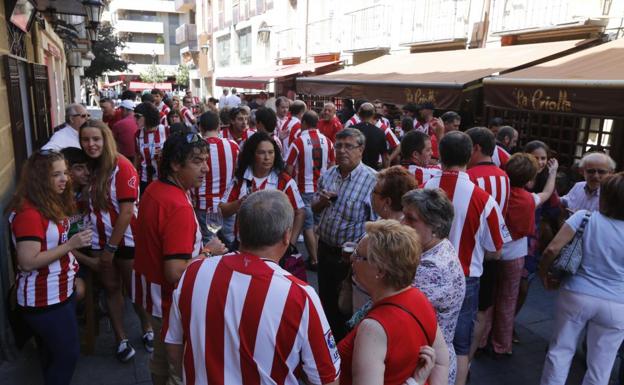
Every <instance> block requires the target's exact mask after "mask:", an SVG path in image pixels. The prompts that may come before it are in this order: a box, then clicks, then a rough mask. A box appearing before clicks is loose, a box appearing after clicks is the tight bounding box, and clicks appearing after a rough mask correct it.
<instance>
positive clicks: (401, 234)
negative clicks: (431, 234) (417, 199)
mask: <svg viewBox="0 0 624 385" xmlns="http://www.w3.org/2000/svg"><path fill="white" fill-rule="evenodd" d="M366 238H367V239H368V255H367V258H368V262H369V263H370V264H371V265H373V266H374V267H376V268H377V269H379V270H380V271H381V272H383V273H384V275H383V278H382V280H383V283H384V284H385V285H387V286H390V287H393V288H395V289H402V288H404V287H407V286H410V285H411V284H412V281H413V279H414V275H416V268H417V267H418V264H419V263H420V254H421V252H422V246H421V244H420V237H419V236H418V233H417V232H416V230H414V229H412V228H411V227H409V226H405V225H402V224H400V223H399V222H397V221H395V220H379V221H376V222H367V223H366Z"/></svg>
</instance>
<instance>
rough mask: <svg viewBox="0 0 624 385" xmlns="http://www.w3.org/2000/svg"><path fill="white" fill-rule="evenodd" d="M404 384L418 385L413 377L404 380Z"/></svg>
mask: <svg viewBox="0 0 624 385" xmlns="http://www.w3.org/2000/svg"><path fill="white" fill-rule="evenodd" d="M405 383H406V384H407V385H419V384H418V381H416V380H415V379H414V377H408V378H407V380H405Z"/></svg>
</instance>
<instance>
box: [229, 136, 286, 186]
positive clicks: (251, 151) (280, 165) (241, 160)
mask: <svg viewBox="0 0 624 385" xmlns="http://www.w3.org/2000/svg"><path fill="white" fill-rule="evenodd" d="M262 142H269V143H271V144H272V145H273V149H274V150H275V160H274V161H273V170H274V171H275V172H277V173H278V174H279V173H281V172H282V171H284V169H285V168H286V166H285V165H284V159H282V152H281V151H280V148H279V146H278V145H277V143H275V141H274V140H273V138H271V137H270V136H269V134H267V133H266V132H256V133H255V134H253V135H252V136H251V138H249V139H247V141H246V142H245V145H244V146H243V149H242V150H241V152H240V154H239V156H238V167H237V168H236V174H235V176H236V177H237V178H238V179H243V176H244V175H245V170H247V168H248V167H251V166H253V164H254V160H255V158H256V149H257V148H258V146H259V145H260V143H262Z"/></svg>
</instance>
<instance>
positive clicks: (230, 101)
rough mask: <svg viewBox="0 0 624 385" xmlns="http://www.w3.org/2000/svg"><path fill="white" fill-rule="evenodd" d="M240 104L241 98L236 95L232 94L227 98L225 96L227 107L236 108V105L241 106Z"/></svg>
mask: <svg viewBox="0 0 624 385" xmlns="http://www.w3.org/2000/svg"><path fill="white" fill-rule="evenodd" d="M240 104H241V100H240V98H239V97H238V96H236V95H230V96H228V97H227V98H225V107H229V108H234V107H238V106H240Z"/></svg>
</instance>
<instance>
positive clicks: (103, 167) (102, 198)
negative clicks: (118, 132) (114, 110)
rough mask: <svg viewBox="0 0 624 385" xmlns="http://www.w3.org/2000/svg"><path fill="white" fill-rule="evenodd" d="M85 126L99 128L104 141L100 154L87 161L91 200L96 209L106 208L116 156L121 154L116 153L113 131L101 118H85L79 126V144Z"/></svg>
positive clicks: (115, 165)
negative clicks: (84, 121)
mask: <svg viewBox="0 0 624 385" xmlns="http://www.w3.org/2000/svg"><path fill="white" fill-rule="evenodd" d="M87 128H95V129H98V130H100V133H101V134H102V140H103V143H104V144H103V147H102V154H101V155H100V156H99V157H98V158H91V159H90V161H89V171H90V172H91V182H92V183H91V192H90V195H91V201H92V202H93V207H94V208H95V209H96V210H108V199H109V192H110V183H111V176H112V175H113V172H115V168H116V167H117V158H118V157H120V156H123V155H120V154H118V153H117V145H116V144H115V139H114V137H113V132H112V131H111V130H110V128H108V125H106V123H104V122H102V121H101V120H94V119H91V120H87V122H86V123H85V124H84V125H83V126H82V127H80V139H81V141H80V145H81V146H82V133H83V131H84V130H85V129H87ZM83 150H84V148H83ZM85 152H86V151H85Z"/></svg>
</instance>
